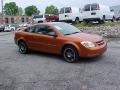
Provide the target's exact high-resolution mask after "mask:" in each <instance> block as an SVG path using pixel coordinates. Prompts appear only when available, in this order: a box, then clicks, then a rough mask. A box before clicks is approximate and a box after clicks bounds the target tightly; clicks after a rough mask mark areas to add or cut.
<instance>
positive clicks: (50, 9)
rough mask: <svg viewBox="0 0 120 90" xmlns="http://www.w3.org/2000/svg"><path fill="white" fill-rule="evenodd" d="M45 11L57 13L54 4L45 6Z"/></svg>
mask: <svg viewBox="0 0 120 90" xmlns="http://www.w3.org/2000/svg"><path fill="white" fill-rule="evenodd" d="M45 13H46V14H55V15H58V8H57V7H55V6H54V5H51V6H47V7H46V9H45Z"/></svg>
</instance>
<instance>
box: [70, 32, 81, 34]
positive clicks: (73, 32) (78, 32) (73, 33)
mask: <svg viewBox="0 0 120 90" xmlns="http://www.w3.org/2000/svg"><path fill="white" fill-rule="evenodd" d="M76 33H80V32H73V33H71V34H76Z"/></svg>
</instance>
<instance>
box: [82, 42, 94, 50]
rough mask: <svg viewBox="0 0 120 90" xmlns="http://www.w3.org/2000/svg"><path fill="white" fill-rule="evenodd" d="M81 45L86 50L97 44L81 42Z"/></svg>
mask: <svg viewBox="0 0 120 90" xmlns="http://www.w3.org/2000/svg"><path fill="white" fill-rule="evenodd" d="M81 44H82V45H83V46H84V47H86V48H92V47H95V44H94V43H93V42H90V41H83V42H81Z"/></svg>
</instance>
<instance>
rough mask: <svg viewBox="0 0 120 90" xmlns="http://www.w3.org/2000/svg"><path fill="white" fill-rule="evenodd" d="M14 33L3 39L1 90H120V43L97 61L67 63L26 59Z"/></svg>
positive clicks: (47, 56) (0, 40)
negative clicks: (15, 42) (19, 48)
mask: <svg viewBox="0 0 120 90" xmlns="http://www.w3.org/2000/svg"><path fill="white" fill-rule="evenodd" d="M13 38H14V35H13V33H1V35H0V90H120V54H119V53H120V40H118V41H110V42H109V43H108V50H107V52H106V53H105V54H104V55H103V56H101V57H97V58H92V59H81V60H80V61H79V62H78V63H67V62H65V61H63V59H62V58H61V57H60V56H55V55H50V54H43V53H38V52H31V53H29V54H27V55H22V54H20V53H19V52H18V47H17V46H16V45H15V44H14V39H13Z"/></svg>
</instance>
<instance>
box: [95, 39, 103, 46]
mask: <svg viewBox="0 0 120 90" xmlns="http://www.w3.org/2000/svg"><path fill="white" fill-rule="evenodd" d="M96 44H97V45H99V46H101V45H103V44H104V40H101V41H98V42H96Z"/></svg>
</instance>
